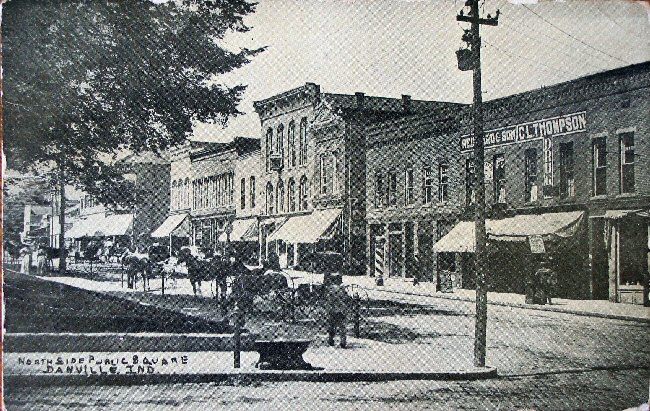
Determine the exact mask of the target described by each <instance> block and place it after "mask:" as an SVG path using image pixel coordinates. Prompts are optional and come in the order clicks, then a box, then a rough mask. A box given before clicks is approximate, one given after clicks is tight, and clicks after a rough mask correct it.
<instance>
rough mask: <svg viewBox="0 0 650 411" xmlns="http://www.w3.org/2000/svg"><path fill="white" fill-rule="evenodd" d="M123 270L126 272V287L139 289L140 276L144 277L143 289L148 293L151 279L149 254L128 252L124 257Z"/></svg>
mask: <svg viewBox="0 0 650 411" xmlns="http://www.w3.org/2000/svg"><path fill="white" fill-rule="evenodd" d="M121 262H122V269H123V270H125V271H126V286H127V287H128V288H137V280H138V274H141V275H142V289H143V291H147V286H148V283H149V277H151V262H150V261H149V256H148V255H147V254H140V253H132V252H130V251H126V252H125V253H124V254H123V255H122V261H121Z"/></svg>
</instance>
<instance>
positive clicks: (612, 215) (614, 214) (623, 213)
mask: <svg viewBox="0 0 650 411" xmlns="http://www.w3.org/2000/svg"><path fill="white" fill-rule="evenodd" d="M642 212H643V210H607V211H605V215H604V218H607V219H610V220H619V219H621V218H624V217H627V216H628V215H632V214H635V215H636V214H640V213H642Z"/></svg>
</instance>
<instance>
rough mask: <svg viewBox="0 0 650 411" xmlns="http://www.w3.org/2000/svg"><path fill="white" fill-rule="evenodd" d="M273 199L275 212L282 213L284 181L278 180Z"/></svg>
mask: <svg viewBox="0 0 650 411" xmlns="http://www.w3.org/2000/svg"><path fill="white" fill-rule="evenodd" d="M275 200H276V202H277V206H276V207H275V209H276V210H277V212H278V213H284V182H283V181H282V180H280V181H278V187H277V192H276V196H275Z"/></svg>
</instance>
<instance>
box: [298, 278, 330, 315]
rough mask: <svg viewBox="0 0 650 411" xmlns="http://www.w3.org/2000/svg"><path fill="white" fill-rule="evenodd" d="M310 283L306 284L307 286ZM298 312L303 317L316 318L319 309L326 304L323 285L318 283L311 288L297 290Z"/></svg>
mask: <svg viewBox="0 0 650 411" xmlns="http://www.w3.org/2000/svg"><path fill="white" fill-rule="evenodd" d="M307 285H308V284H305V286H307ZM295 299H296V314H297V316H299V317H301V318H310V319H315V317H316V316H317V314H318V310H319V309H321V308H322V307H323V306H324V303H325V299H324V296H323V292H322V287H321V286H320V285H318V284H316V285H313V286H312V287H310V288H307V287H303V288H299V289H297V290H296V295H295Z"/></svg>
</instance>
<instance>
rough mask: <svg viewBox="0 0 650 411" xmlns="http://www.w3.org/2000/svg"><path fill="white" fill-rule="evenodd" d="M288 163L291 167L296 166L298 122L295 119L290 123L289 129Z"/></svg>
mask: <svg viewBox="0 0 650 411" xmlns="http://www.w3.org/2000/svg"><path fill="white" fill-rule="evenodd" d="M287 145H288V147H289V148H288V151H287V164H288V166H289V167H295V166H296V154H297V153H296V123H294V122H293V121H292V122H291V123H289V130H288V131H287Z"/></svg>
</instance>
